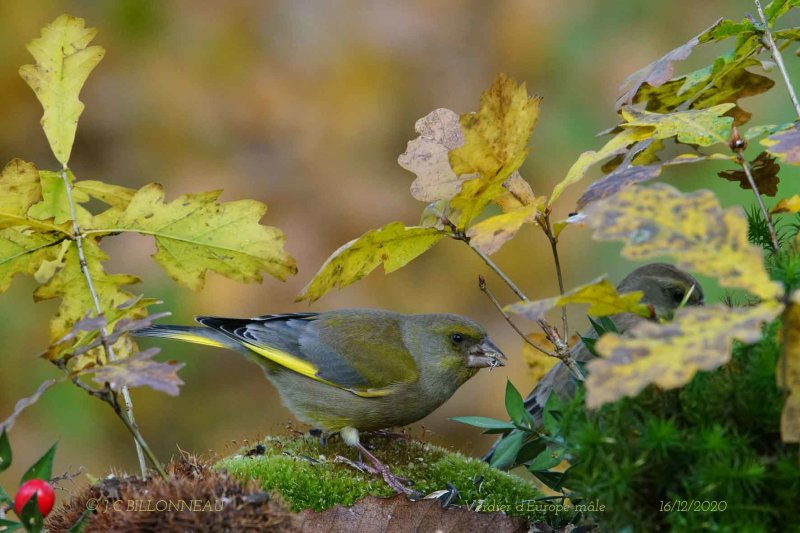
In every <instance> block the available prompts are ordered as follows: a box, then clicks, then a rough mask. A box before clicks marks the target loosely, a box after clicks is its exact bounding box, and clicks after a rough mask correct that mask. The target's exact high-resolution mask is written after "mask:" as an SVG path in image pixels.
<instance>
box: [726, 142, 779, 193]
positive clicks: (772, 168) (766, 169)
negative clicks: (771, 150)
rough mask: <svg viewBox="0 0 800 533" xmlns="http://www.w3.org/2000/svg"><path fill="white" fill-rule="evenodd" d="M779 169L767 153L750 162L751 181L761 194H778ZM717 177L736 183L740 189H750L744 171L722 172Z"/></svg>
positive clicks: (762, 153)
mask: <svg viewBox="0 0 800 533" xmlns="http://www.w3.org/2000/svg"><path fill="white" fill-rule="evenodd" d="M780 169H781V166H780V165H779V164H778V163H776V162H775V158H774V157H772V156H771V155H769V154H768V153H767V152H761V153H760V154H758V157H756V158H755V159H753V160H752V161H750V172H751V173H752V174H753V179H754V180H755V182H756V186H757V187H758V191H759V192H760V193H761V194H766V195H767V196H775V195H776V194H778V182H779V181H780V178H778V172H779V171H780ZM717 176H719V177H720V178H723V179H726V180H728V181H738V182H739V187H740V188H742V189H752V187H751V186H750V181H749V180H748V179H747V174H745V172H744V170H723V171H722V172H718V173H717Z"/></svg>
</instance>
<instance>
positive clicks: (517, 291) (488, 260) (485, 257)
mask: <svg viewBox="0 0 800 533" xmlns="http://www.w3.org/2000/svg"><path fill="white" fill-rule="evenodd" d="M467 244H469V243H467ZM470 248H472V250H473V251H474V252H475V253H476V254H478V257H480V258H481V259H483V262H484V263H486V265H487V266H488V267H489V268H491V269H492V270H494V273H495V274H497V275H498V276H499V277H500V279H502V280H503V282H504V283H505V284H506V285H508V287H509V288H510V289H511V290H512V291H513V293H514V294H516V295H517V296H518V297H519V299H520V300H525V301H526V302H527V301H528V297H527V296H525V294H524V293H523V292H522V291H521V290H520V288H519V287H517V285H516V284H515V283H514V282H513V281H511V278H509V277H508V276H507V275H506V273H505V272H503V271H502V270H501V269H500V267H499V266H497V264H496V263H495V262H494V261H492V259H491V258H490V257H489V256H488V255H486V254H485V253H483V252H482V251H480V250H478V249H477V248H475V247H474V246H471V245H470Z"/></svg>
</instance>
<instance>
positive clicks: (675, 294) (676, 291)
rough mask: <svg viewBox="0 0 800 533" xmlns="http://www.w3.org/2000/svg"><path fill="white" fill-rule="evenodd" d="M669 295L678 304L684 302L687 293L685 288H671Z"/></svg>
mask: <svg viewBox="0 0 800 533" xmlns="http://www.w3.org/2000/svg"><path fill="white" fill-rule="evenodd" d="M669 294H670V296H672V299H673V300H675V301H676V302H682V301H683V298H684V296H686V291H685V290H683V287H670V288H669Z"/></svg>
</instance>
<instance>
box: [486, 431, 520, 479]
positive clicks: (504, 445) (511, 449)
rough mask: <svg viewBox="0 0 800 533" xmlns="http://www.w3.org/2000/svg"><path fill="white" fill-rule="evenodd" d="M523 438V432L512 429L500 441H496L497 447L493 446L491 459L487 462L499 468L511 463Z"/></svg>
mask: <svg viewBox="0 0 800 533" xmlns="http://www.w3.org/2000/svg"><path fill="white" fill-rule="evenodd" d="M524 440H525V433H523V432H522V431H519V430H516V431H512V432H511V433H509V434H508V435H506V436H505V437H503V438H502V439H501V440H500V442H499V443H497V448H495V450H494V453H493V454H492V460H491V462H490V463H489V464H490V465H491V466H493V467H494V468H498V469H500V470H504V469H506V468H508V467H510V466H511V465H513V464H514V462H515V461H516V459H517V455H518V454H519V452H520V450H521V449H522V443H523V441H524Z"/></svg>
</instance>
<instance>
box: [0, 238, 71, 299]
mask: <svg viewBox="0 0 800 533" xmlns="http://www.w3.org/2000/svg"><path fill="white" fill-rule="evenodd" d="M64 239H65V237H64V236H63V235H61V234H57V233H38V232H35V233H32V232H29V231H20V230H19V229H17V228H5V229H2V230H0V292H4V291H5V290H6V289H8V287H9V285H11V280H12V279H13V278H14V276H15V275H17V274H29V275H33V274H34V273H35V272H36V271H38V270H39V267H40V266H41V265H42V262H43V261H48V260H54V259H55V258H56V257H57V256H58V251H59V247H58V246H56V245H57V244H59V243H61V242H62V241H63V240H64Z"/></svg>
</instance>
